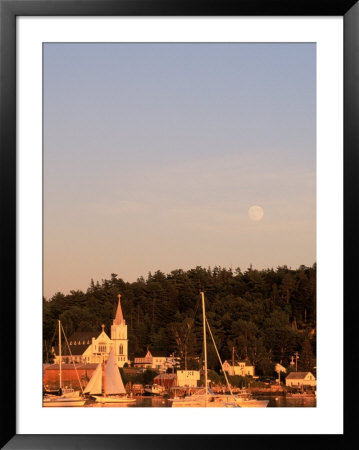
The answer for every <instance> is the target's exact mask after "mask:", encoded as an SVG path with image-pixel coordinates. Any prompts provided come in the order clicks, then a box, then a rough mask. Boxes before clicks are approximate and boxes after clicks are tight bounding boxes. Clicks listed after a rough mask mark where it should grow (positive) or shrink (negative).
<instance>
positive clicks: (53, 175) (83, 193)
mask: <svg viewBox="0 0 359 450" xmlns="http://www.w3.org/2000/svg"><path fill="white" fill-rule="evenodd" d="M43 61H44V74H43V75H44V78H43V83H44V84H43V94H44V109H43V111H44V115H43V123H44V148H43V151H44V252H43V255H44V296H45V297H46V298H51V297H52V296H53V295H54V294H55V293H56V292H63V293H64V294H67V293H69V292H70V291H71V290H77V289H81V290H84V291H85V290H86V289H87V288H88V286H89V284H90V280H91V279H93V280H94V281H95V282H96V281H97V280H98V281H99V282H101V280H102V279H109V278H110V277H111V273H116V274H117V275H118V277H119V278H122V279H123V280H124V281H128V282H132V281H135V280H136V279H137V278H139V277H140V276H144V277H145V278H146V277H147V274H148V273H149V272H152V273H154V272H155V271H156V270H160V271H162V272H164V273H170V272H171V271H172V270H175V269H183V270H188V269H191V268H194V267H196V266H202V267H212V268H213V267H215V266H221V267H226V268H230V267H232V268H233V269H235V268H237V267H239V268H241V270H243V271H245V270H246V269H247V268H248V267H249V266H250V265H252V267H253V268H255V269H263V268H272V267H273V268H274V269H275V268H276V267H278V266H282V265H287V266H288V267H292V268H297V267H299V266H300V265H301V264H304V265H307V266H311V265H312V264H313V263H314V262H315V261H316V47H315V44H308V43H305V44H298V43H295V44H290V43H288V44H279V43H273V44H270V43H263V44H242V43H234V44H227V43H224V44H215V43H214V44H211V43H203V44H181V43H169V44H156V43H154V44H149V43H147V44H141V43H140V44H133V43H127V44H126V43H124V44H123V43H114V44H107V43H106V44H90V43H86V44H73V43H65V44H56V43H48V44H44V59H43ZM253 206H259V207H260V208H262V210H263V213H264V214H263V217H262V218H261V219H260V220H254V219H255V218H257V219H258V218H259V217H260V216H261V214H259V215H258V216H256V215H254V216H253V214H251V213H249V210H250V208H251V207H253ZM251 211H253V209H252V210H251ZM256 211H258V209H257V210H256ZM259 211H260V210H259Z"/></svg>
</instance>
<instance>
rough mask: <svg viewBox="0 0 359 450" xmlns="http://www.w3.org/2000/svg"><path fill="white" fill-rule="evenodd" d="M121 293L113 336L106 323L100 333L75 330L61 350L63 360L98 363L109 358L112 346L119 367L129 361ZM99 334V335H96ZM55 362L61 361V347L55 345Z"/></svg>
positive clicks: (113, 324)
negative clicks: (107, 332)
mask: <svg viewBox="0 0 359 450" xmlns="http://www.w3.org/2000/svg"><path fill="white" fill-rule="evenodd" d="M120 299H121V295H120V294H119V295H118V305H117V311H116V316H115V318H114V320H113V323H112V325H111V338H110V337H109V336H108V335H107V334H106V332H105V325H102V331H101V333H100V334H99V335H97V333H96V332H87V331H83V332H75V333H73V334H72V335H71V336H70V337H69V339H68V344H69V346H67V345H63V347H62V350H61V355H62V358H61V359H62V361H63V362H65V363H70V362H72V361H75V362H77V363H83V364H85V363H90V364H95V363H96V364H98V363H101V362H103V361H104V360H106V359H107V358H108V355H109V353H110V351H111V348H114V350H115V358H116V361H117V366H118V367H123V366H124V364H125V363H128V362H129V361H128V339H127V325H126V321H125V320H124V318H123V315H122V308H121V300H120ZM96 335H97V337H96ZM53 353H54V356H55V363H59V349H58V347H57V346H56V347H53Z"/></svg>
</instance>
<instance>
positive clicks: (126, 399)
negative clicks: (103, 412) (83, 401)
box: [92, 395, 136, 403]
mask: <svg viewBox="0 0 359 450" xmlns="http://www.w3.org/2000/svg"><path fill="white" fill-rule="evenodd" d="M92 397H93V398H94V399H95V400H96V401H97V402H99V403H135V402H136V399H135V398H130V397H116V396H113V397H112V396H106V397H102V396H101V395H92Z"/></svg>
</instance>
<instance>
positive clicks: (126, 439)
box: [0, 0, 359, 449]
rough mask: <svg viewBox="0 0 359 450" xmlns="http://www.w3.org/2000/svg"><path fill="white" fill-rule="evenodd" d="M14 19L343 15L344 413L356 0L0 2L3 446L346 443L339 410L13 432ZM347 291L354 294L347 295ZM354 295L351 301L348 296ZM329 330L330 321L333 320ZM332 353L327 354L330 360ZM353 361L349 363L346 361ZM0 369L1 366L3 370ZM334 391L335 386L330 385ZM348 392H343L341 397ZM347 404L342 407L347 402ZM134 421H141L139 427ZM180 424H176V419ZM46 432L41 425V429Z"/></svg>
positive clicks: (357, 123) (350, 375) (354, 182)
mask: <svg viewBox="0 0 359 450" xmlns="http://www.w3.org/2000/svg"><path fill="white" fill-rule="evenodd" d="M18 16H342V17H343V19H344V267H345V270H344V269H343V270H344V272H343V273H344V294H345V296H344V306H345V309H344V320H345V328H344V329H345V339H344V341H345V347H344V358H345V361H346V362H345V372H344V374H345V386H347V389H346V390H345V392H344V405H345V411H346V412H347V409H348V408H350V403H351V401H350V395H351V392H348V391H351V390H352V389H351V388H350V386H355V385H354V366H355V361H354V360H355V356H353V355H354V354H353V352H352V351H351V342H352V340H354V339H353V338H354V321H355V319H356V315H355V312H356V311H355V306H356V303H357V301H356V300H355V295H354V293H355V292H356V291H355V290H354V282H355V279H356V273H355V272H356V263H355V261H356V257H357V249H358V237H357V236H358V232H357V230H358V229H359V228H358V219H357V218H356V211H355V209H356V208H355V206H356V205H357V202H355V198H356V191H357V190H358V179H359V177H358V175H357V174H358V173H359V156H358V154H359V139H358V134H359V131H358V130H359V2H358V0H336V1H334V2H327V1H325V0H324V1H323V0H317V1H313V0H301V1H299V2H297V1H293V0H237V1H236V2H233V3H232V2H228V1H221V2H220V1H217V0H215V1H195V0H192V1H187V0H181V1H179V0H0V51H1V53H0V57H1V59H0V71H1V73H0V75H1V78H0V83H1V84H0V89H1V90H0V95H1V97H0V127H1V128H0V156H1V159H0V171H1V172H0V193H1V213H2V214H1V217H2V219H1V221H0V223H1V255H2V260H3V262H4V265H3V269H2V280H3V286H4V289H3V292H2V300H3V301H2V307H1V309H2V315H3V321H2V325H1V327H0V328H1V337H2V340H1V342H2V344H3V349H2V350H3V351H2V355H3V356H2V360H3V365H4V366H6V371H5V372H6V373H5V375H4V380H3V383H2V386H3V389H2V393H1V406H2V410H3V419H2V426H1V445H2V448H6V449H20V448H21V449H25V448H26V449H50V448H52V449H60V448H61V449H70V448H77V449H115V448H118V449H151V448H154V449H155V448H157V449H165V448H166V449H167V448H168V449H182V448H185V447H187V448H196V447H198V446H202V445H203V446H205V447H207V448H218V447H223V446H224V445H225V446H230V447H231V448H238V447H239V446H241V447H242V448H244V447H243V446H247V447H248V446H253V445H255V446H256V445H258V446H263V448H288V447H289V448H304V447H305V448H314V447H315V448H318V445H320V444H323V442H322V441H323V440H325V441H326V443H325V446H326V448H329V447H330V448H332V447H333V448H350V444H349V442H350V437H351V435H352V434H353V431H354V424H355V416H356V415H355V414H345V415H344V416H345V417H344V419H345V420H344V434H342V435H330V434H328V435H302V434H298V435H286V434H285V430H283V433H284V434H283V435H261V434H258V435H246V434H241V435H190V436H189V435H183V434H178V435H46V434H43V435H18V434H16V348H15V343H16V292H17V289H16V288H17V286H16V283H17V276H16V251H17V248H16V226H17V222H16V218H17V215H16V17H18ZM328 281H329V280H328ZM351 293H353V295H351ZM352 300H355V301H352ZM333 327H334V324H333ZM334 359H335V355H333V360H334ZM351 362H352V365H351ZM334 366H335V365H334V364H333V371H335V370H337V369H336V368H335V367H334ZM3 372H4V371H3ZM333 395H335V386H333ZM348 396H349V397H348ZM348 405H349V406H348ZM139 426H140V425H139ZM179 426H180V424H179ZM44 431H45V430H44Z"/></svg>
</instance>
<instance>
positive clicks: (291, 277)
mask: <svg viewBox="0 0 359 450" xmlns="http://www.w3.org/2000/svg"><path fill="white" fill-rule="evenodd" d="M201 290H203V291H204V292H205V298H206V313H207V318H208V322H209V324H210V326H211V330H212V333H213V335H214V338H215V342H216V345H217V347H218V350H219V353H220V355H221V358H222V360H223V361H224V360H225V359H227V360H231V358H232V347H235V359H243V360H244V359H246V360H247V361H248V362H249V363H251V364H254V365H255V367H256V374H257V375H272V374H273V367H274V364H275V363H277V362H279V363H281V364H282V365H284V366H285V367H288V366H289V362H290V358H291V356H292V355H293V354H294V352H298V353H299V355H300V357H299V360H298V364H299V366H300V367H303V368H307V367H308V368H309V367H314V366H315V332H314V333H313V330H315V326H316V265H313V266H312V267H306V266H300V267H299V268H298V269H297V270H292V269H289V268H288V267H286V266H283V267H278V268H277V269H276V270H273V269H267V270H261V271H259V270H253V269H252V268H249V269H248V270H246V271H245V272H242V271H241V270H240V269H239V268H237V269H235V270H232V269H225V268H222V267H214V268H213V269H211V268H203V267H199V266H198V267H196V268H194V269H190V270H188V271H184V270H181V269H178V270H173V271H172V272H171V273H169V274H164V273H162V272H160V271H157V272H155V273H154V274H152V273H149V274H148V277H147V279H144V278H143V277H141V278H139V279H137V280H136V281H135V282H133V283H126V282H124V281H123V280H122V279H120V278H118V275H116V274H114V273H113V274H111V278H110V279H109V280H102V282H101V283H99V282H96V283H95V282H94V281H93V280H91V283H90V286H89V288H88V289H87V291H86V292H82V291H78V290H77V291H75V290H73V291H71V293H70V294H69V295H64V294H62V293H60V292H58V293H56V294H55V295H54V296H53V297H52V298H51V299H49V300H48V301H46V300H44V301H43V339H44V352H43V353H44V361H47V360H48V358H49V349H50V348H51V345H53V344H54V331H55V329H56V325H57V320H58V319H59V318H60V320H61V321H62V324H63V326H64V329H65V332H66V334H67V336H68V337H69V336H70V335H71V333H73V332H74V331H94V332H95V333H98V332H100V330H101V324H102V323H103V324H105V331H106V332H107V333H110V326H111V324H112V320H113V318H114V315H115V311H116V306H117V294H119V293H121V295H122V296H121V304H122V310H123V314H124V317H125V319H126V323H127V325H128V337H129V357H130V359H133V357H134V354H139V353H140V354H142V355H144V354H145V352H146V349H147V347H148V346H149V347H150V349H151V350H153V351H163V352H165V353H166V354H167V355H169V354H171V353H173V352H175V354H176V356H179V357H180V358H181V366H182V368H184V367H185V366H187V368H188V369H199V368H200V367H202V360H203V324H202V308H201V298H200V291H201ZM207 342H208V345H207V347H208V367H209V369H214V370H216V371H217V372H219V371H220V365H219V362H218V358H217V356H216V353H215V350H214V347H213V345H212V343H211V338H210V336H209V333H207ZM308 370H309V369H308ZM142 375H143V376H144V374H141V376H142ZM143 376H142V378H141V379H142V380H143ZM145 377H149V375H146V376H145ZM132 381H133V380H132ZM134 382H136V381H134ZM138 382H140V381H138Z"/></svg>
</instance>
